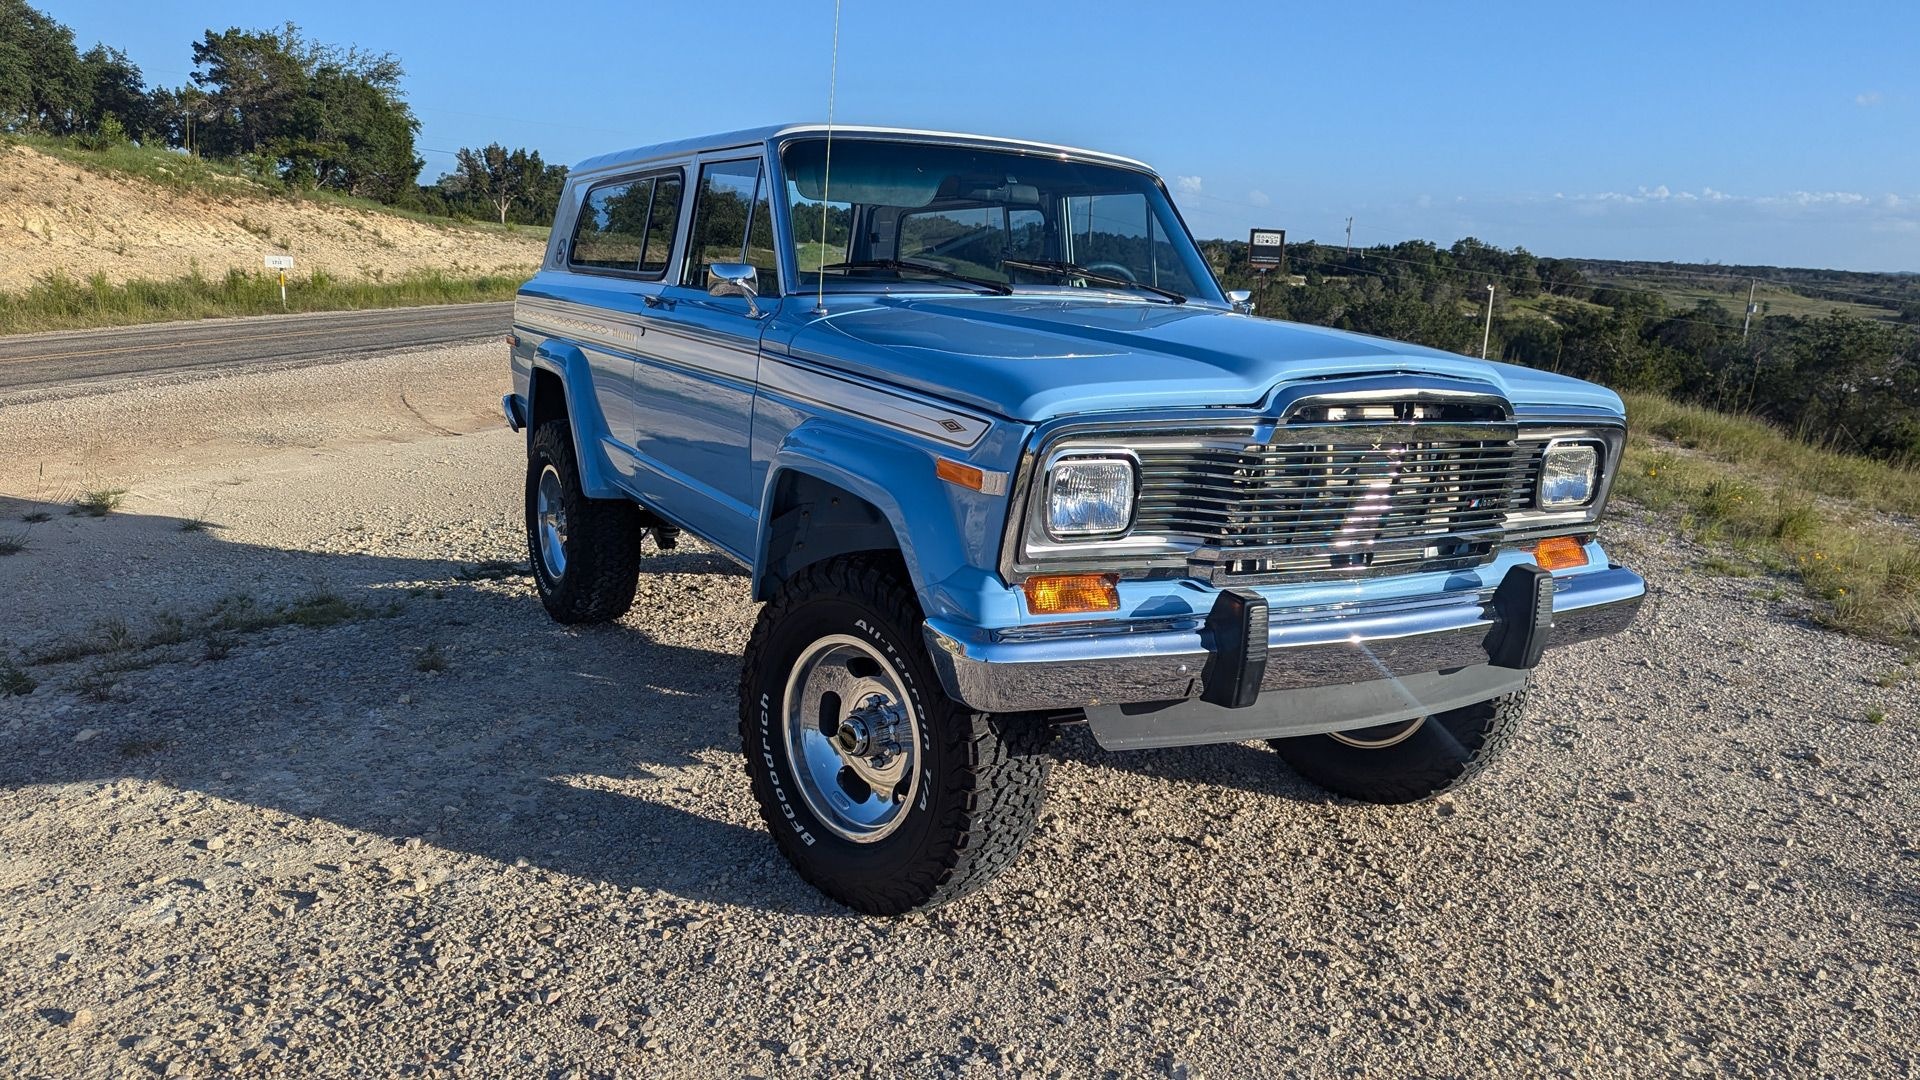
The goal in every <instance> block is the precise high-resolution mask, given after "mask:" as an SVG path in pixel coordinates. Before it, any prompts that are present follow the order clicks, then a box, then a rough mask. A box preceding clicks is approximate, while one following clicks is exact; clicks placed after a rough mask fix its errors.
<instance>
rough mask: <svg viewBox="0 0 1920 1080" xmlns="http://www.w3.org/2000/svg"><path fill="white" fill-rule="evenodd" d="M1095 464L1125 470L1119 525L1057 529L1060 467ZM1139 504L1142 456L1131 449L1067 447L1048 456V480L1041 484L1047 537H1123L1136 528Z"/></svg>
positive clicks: (1063, 540)
mask: <svg viewBox="0 0 1920 1080" xmlns="http://www.w3.org/2000/svg"><path fill="white" fill-rule="evenodd" d="M1063 466H1064V467H1067V468H1073V467H1076V466H1080V467H1094V468H1107V469H1113V468H1116V467H1119V468H1124V469H1125V477H1124V481H1123V484H1124V488H1125V490H1124V492H1116V493H1115V494H1117V495H1119V496H1120V498H1121V500H1123V501H1124V504H1125V505H1124V507H1122V510H1123V514H1122V515H1121V516H1122V520H1121V521H1120V523H1119V524H1118V525H1117V526H1109V527H1093V528H1085V527H1079V528H1057V527H1056V525H1055V520H1054V517H1055V516H1054V497H1055V495H1056V494H1058V493H1059V485H1060V484H1061V477H1060V469H1061V468H1062V467H1063ZM1139 507H1140V458H1139V456H1138V455H1136V454H1135V453H1133V451H1131V450H1126V449H1122V448H1119V447H1102V448H1086V447H1067V448H1063V449H1061V450H1058V451H1056V452H1055V453H1054V454H1053V455H1052V456H1050V457H1049V458H1048V459H1047V465H1046V473H1045V479H1044V480H1043V482H1042V484H1041V491H1040V500H1039V509H1040V519H1041V520H1040V527H1041V530H1042V532H1043V533H1044V534H1045V536H1046V537H1047V539H1049V540H1051V541H1053V542H1054V543H1058V544H1081V543H1090V542H1097V541H1103V540H1124V539H1126V537H1127V535H1128V534H1129V533H1131V532H1132V531H1133V524H1134V520H1135V518H1136V517H1137V516H1138V510H1139Z"/></svg>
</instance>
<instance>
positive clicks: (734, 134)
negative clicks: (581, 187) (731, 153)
mask: <svg viewBox="0 0 1920 1080" xmlns="http://www.w3.org/2000/svg"><path fill="white" fill-rule="evenodd" d="M826 133H827V125H825V124H775V125H773V126H771V127H758V128H745V129H743V130H740V131H728V132H724V133H722V134H718V135H706V136H703V137H700V138H696V139H676V140H674V141H672V142H663V143H655V144H653V145H652V146H636V147H634V148H632V149H630V150H620V151H616V152H614V153H611V154H601V155H599V156H598V157H590V158H588V159H587V160H585V161H582V162H581V163H580V164H578V165H575V166H574V167H573V173H574V174H579V173H589V172H595V171H598V170H601V169H613V168H623V167H625V166H629V165H634V164H637V163H639V162H643V161H651V160H653V159H655V158H664V157H679V156H683V155H686V154H696V153H700V152H702V151H706V150H731V149H734V148H736V147H743V146H755V147H757V146H761V145H763V144H765V143H768V142H772V141H773V140H775V139H785V138H789V137H791V136H795V135H825V134H826ZM833 133H834V135H836V136H840V135H846V136H859V135H884V136H890V137H893V136H906V137H909V138H919V139H928V140H938V141H941V142H964V143H974V144H982V145H987V146H1004V147H1007V148H1009V149H1016V150H1041V151H1044V152H1046V153H1050V154H1065V155H1068V156H1071V157H1076V158H1085V159H1088V160H1093V161H1104V162H1108V163H1111V164H1114V165H1124V166H1127V167H1130V168H1135V169H1144V170H1146V171H1147V172H1152V171H1153V169H1152V168H1151V167H1150V166H1148V165H1147V164H1146V163H1145V162H1141V161H1136V160H1134V159H1133V158H1129V157H1121V156H1120V155H1118V154H1108V153H1103V152H1101V151H1099V150H1082V149H1080V148H1078V147H1073V146H1057V145H1055V144H1053V143H1042V142H1032V141H1030V140H1027V139H1006V138H1000V137H998V136H994V135H970V134H967V133H964V132H958V131H921V130H918V129H915V128H896V127H868V126H863V125H858V124H835V125H834V126H833Z"/></svg>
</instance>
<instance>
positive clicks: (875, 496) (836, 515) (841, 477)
mask: <svg viewBox="0 0 1920 1080" xmlns="http://www.w3.org/2000/svg"><path fill="white" fill-rule="evenodd" d="M857 488H867V490H866V491H865V492H864V493H863V492H862V491H860V490H856V489H857ZM889 505H891V499H889V498H888V496H887V494H886V493H885V492H884V491H876V490H873V489H872V488H869V487H867V485H863V484H861V483H860V482H859V481H858V479H857V478H853V477H850V476H847V475H846V474H845V473H843V472H841V471H840V470H837V469H834V468H831V467H828V466H825V465H823V464H822V463H819V462H806V463H794V462H788V463H786V464H784V465H780V464H776V465H775V467H774V468H773V469H772V470H770V472H769V475H768V480H767V496H766V506H765V509H764V510H763V511H762V514H761V522H762V525H761V529H760V550H759V552H758V557H757V558H756V559H755V560H754V575H753V577H754V580H753V598H754V599H755V600H768V599H771V598H772V597H773V594H774V593H776V592H778V591H779V589H780V586H781V585H783V584H785V583H786V582H787V581H789V580H790V579H792V578H793V577H794V576H795V575H796V574H799V573H800V572H801V571H803V570H805V569H806V568H807V567H809V566H813V565H815V564H817V563H821V562H825V561H827V560H829V559H836V558H842V557H845V556H849V555H860V554H867V555H874V556H878V557H883V558H893V559H898V560H899V561H900V563H901V567H902V569H904V570H906V571H907V574H908V576H909V578H910V579H912V578H913V577H914V575H913V568H912V566H911V564H910V562H909V561H908V559H907V553H906V550H905V548H904V547H903V545H902V544H901V540H900V531H899V530H898V529H896V528H895V525H894V521H895V515H897V514H898V507H897V506H893V507H892V513H889V509H888V506H889Z"/></svg>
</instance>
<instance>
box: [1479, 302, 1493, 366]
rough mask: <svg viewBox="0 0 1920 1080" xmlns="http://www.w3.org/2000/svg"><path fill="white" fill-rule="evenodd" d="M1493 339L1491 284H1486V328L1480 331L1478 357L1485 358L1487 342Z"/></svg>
mask: <svg viewBox="0 0 1920 1080" xmlns="http://www.w3.org/2000/svg"><path fill="white" fill-rule="evenodd" d="M1492 340H1493V286H1492V285H1488V286H1487V328H1486V329H1485V330H1482V331H1480V359H1482V360H1485V359H1486V358H1487V343H1488V342H1490V341H1492Z"/></svg>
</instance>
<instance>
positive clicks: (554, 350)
mask: <svg viewBox="0 0 1920 1080" xmlns="http://www.w3.org/2000/svg"><path fill="white" fill-rule="evenodd" d="M533 372H534V377H532V378H529V379H528V380H527V416H528V417H529V418H532V417H537V416H539V415H540V410H541V405H540V401H539V394H540V383H541V380H540V379H539V377H538V376H539V375H540V374H541V373H543V372H544V373H545V374H548V375H552V376H554V377H556V378H558V379H559V380H560V385H561V387H562V388H563V389H564V390H565V393H566V395H567V401H566V407H565V409H563V410H562V411H563V412H564V413H565V414H566V417H567V421H568V423H569V424H570V425H571V426H572V428H573V457H574V460H575V461H577V462H579V464H580V489H581V490H582V491H583V492H585V493H586V495H587V497H588V498H590V499H619V498H626V493H625V492H623V491H622V490H621V489H620V488H619V487H618V486H617V485H615V484H614V482H613V479H612V471H613V470H612V467H611V466H609V465H608V464H607V457H606V453H605V452H604V451H603V450H602V449H601V445H602V441H603V440H605V439H606V438H607V437H608V432H607V419H606V416H605V415H604V414H603V413H601V411H600V407H599V398H597V397H595V396H594V391H593V370H592V368H590V367H589V366H588V364H587V356H586V354H585V353H583V352H581V351H580V348H579V346H577V345H575V344H573V343H572V342H570V341H567V340H565V339H561V338H548V339H547V340H545V341H543V342H541V343H540V344H539V346H538V347H537V348H535V349H534V350H533ZM527 438H529V439H531V438H533V425H532V424H531V423H530V424H528V425H527Z"/></svg>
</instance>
